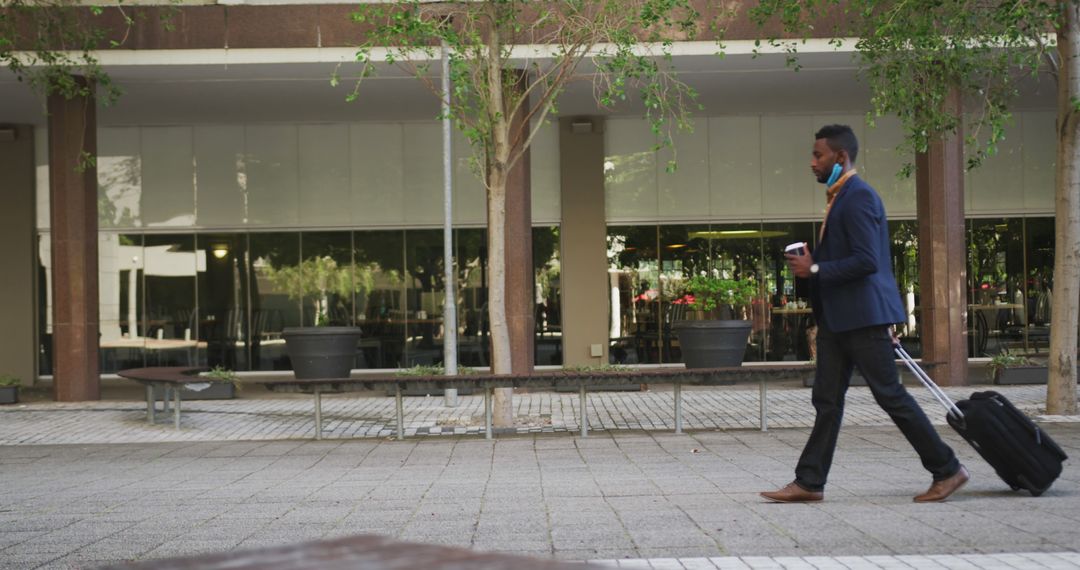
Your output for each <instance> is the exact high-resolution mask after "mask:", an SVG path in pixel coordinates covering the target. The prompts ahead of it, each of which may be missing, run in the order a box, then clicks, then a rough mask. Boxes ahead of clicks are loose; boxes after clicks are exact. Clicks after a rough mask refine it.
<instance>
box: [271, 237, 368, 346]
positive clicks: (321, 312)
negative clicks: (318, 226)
mask: <svg viewBox="0 0 1080 570" xmlns="http://www.w3.org/2000/svg"><path fill="white" fill-rule="evenodd" d="M300 249H301V251H302V254H303V259H304V261H303V263H301V264H300V268H299V275H293V276H290V279H289V283H290V284H296V286H298V287H299V290H298V291H296V293H297V295H298V296H299V297H301V298H302V299H303V311H302V313H303V316H304V318H303V322H304V326H309V327H310V326H322V325H332V326H350V325H352V323H353V295H354V294H355V293H357V292H358V291H359V290H360V289H361V288H370V284H369V283H368V281H369V279H370V277H371V275H370V271H367V270H366V269H367V268H365V267H361V266H359V265H355V266H354V265H353V262H352V236H351V234H350V233H349V232H305V233H303V234H301V235H300ZM278 271H286V269H284V268H282V269H279V270H278ZM282 285H286V284H285V283H282Z"/></svg>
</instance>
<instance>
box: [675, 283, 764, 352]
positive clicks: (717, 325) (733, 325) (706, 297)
mask: <svg viewBox="0 0 1080 570" xmlns="http://www.w3.org/2000/svg"><path fill="white" fill-rule="evenodd" d="M757 292H758V286H757V281H755V280H754V279H751V278H744V279H727V278H723V277H716V276H709V275H695V276H693V277H691V278H690V279H689V280H688V281H687V282H686V283H685V284H684V286H683V296H682V297H680V298H679V299H676V300H675V301H673V303H675V304H680V303H682V304H686V305H687V309H688V311H687V314H689V315H691V316H693V317H695V318H694V319H692V320H680V321H675V322H673V323H672V325H671V326H672V329H673V330H674V331H675V333H676V334H677V335H678V337H679V345H680V347H681V348H682V354H683V362H684V363H685V364H686V367H687V368H720V367H725V366H739V365H741V364H742V360H743V354H745V352H746V341H747V340H748V339H749V338H750V326H751V323H750V320H749V318H748V317H749V306H750V301H751V300H752V299H753V298H754V296H755V295H757Z"/></svg>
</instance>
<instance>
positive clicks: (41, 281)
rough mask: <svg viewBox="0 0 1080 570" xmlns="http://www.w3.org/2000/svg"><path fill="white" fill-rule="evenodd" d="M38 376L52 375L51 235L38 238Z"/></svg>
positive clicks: (44, 234) (45, 234) (42, 235)
mask: <svg viewBox="0 0 1080 570" xmlns="http://www.w3.org/2000/svg"><path fill="white" fill-rule="evenodd" d="M37 258H38V276H37V287H38V297H37V298H38V374H41V375H49V374H52V373H53V348H52V347H53V320H52V315H53V303H52V234H50V233H43V234H41V235H39V236H38V255H37Z"/></svg>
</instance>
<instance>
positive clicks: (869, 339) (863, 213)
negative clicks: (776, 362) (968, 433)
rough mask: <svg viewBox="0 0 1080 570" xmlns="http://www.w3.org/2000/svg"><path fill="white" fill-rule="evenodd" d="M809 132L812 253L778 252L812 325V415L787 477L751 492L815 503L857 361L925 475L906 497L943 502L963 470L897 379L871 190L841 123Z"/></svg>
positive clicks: (893, 310) (900, 317) (883, 253)
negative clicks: (820, 198)
mask: <svg viewBox="0 0 1080 570" xmlns="http://www.w3.org/2000/svg"><path fill="white" fill-rule="evenodd" d="M814 138H815V141H814V150H813V158H812V159H811V160H810V169H811V170H813V171H814V174H815V175H816V176H817V180H818V182H821V183H823V184H825V185H826V186H827V187H828V192H827V197H828V205H827V206H826V207H825V220H824V221H823V222H822V224H821V232H820V233H819V235H818V246H817V250H816V251H814V252H813V253H812V254H810V253H809V252H803V254H802V255H790V254H789V255H787V256H786V257H787V261H788V265H789V266H790V267H791V270H792V272H793V273H794V274H795V276H796V277H802V278H809V279H810V301H811V303H812V305H813V310H814V317H815V319H816V320H817V328H818V333H817V372H816V374H815V376H814V388H813V402H814V409H815V410H816V412H817V416H816V418H815V420H814V428H813V431H811V432H810V439H809V440H808V441H807V442H806V447H805V448H804V449H803V452H802V456H801V457H800V458H799V463H798V465H797V466H796V468H795V480H794V481H792V482H791V483H789V484H788V485H787V486H786V487H784V488H782V489H780V490H778V491H770V492H764V493H761V496H763V497H765V498H766V499H769V500H771V501H776V502H781V503H801V502H809V501H820V500H822V499H824V497H825V492H824V491H825V481H826V479H827V478H828V475H829V468H830V466H831V465H832V458H833V452H834V451H835V450H836V439H837V436H838V435H839V433H840V422H841V420H842V419H843V415H844V394H845V393H846V392H847V389H848V384H849V382H850V381H851V373H852V369H853V367H858V369H859V372H861V373H862V375H863V377H864V378H866V383H867V385H868V386H869V387H870V391H871V392H872V393H873V394H874V399H875V400H876V401H877V403H878V405H879V406H881V407H882V409H884V410H885V411H886V412H887V413H888V414H889V417H891V418H892V420H893V422H894V423H896V425H897V427H899V428H900V431H901V432H903V434H904V437H906V438H907V440H908V442H909V443H911V445H912V447H914V448H915V451H916V452H917V453H918V454H919V458H920V459H921V460H922V464H923V467H925V468H926V470H927V471H929V472H930V473H931V475H932V476H933V483H932V484H931V485H930V488H929V489H928V490H927V491H926V492H925V493H922V494H920V495H917V496H916V497H915V502H919V503H921V502H935V501H944V500H945V499H946V498H948V497H949V495H951V494H952V493H953V492H955V491H956V490H957V489H959V488H960V487H962V486H963V485H964V483H966V482H967V481H968V477H969V475H968V472H967V469H965V468H964V466H963V465H960V462H959V461H957V459H956V455H955V454H954V453H953V450H952V449H951V448H949V446H948V445H946V444H945V442H944V441H942V440H941V437H940V436H939V435H938V433H937V431H935V430H934V427H933V426H932V425H930V421H929V420H928V419H927V418H926V414H924V413H923V411H922V409H921V408H920V407H919V405H918V404H917V403H916V402H915V399H914V398H912V397H911V395H910V394H908V392H907V390H905V389H904V385H903V384H901V383H900V377H899V374H898V372H897V370H896V362H895V360H894V356H893V337H892V333H891V327H892V325H893V324H894V323H899V322H903V321H904V319H905V315H904V309H903V306H902V305H901V304H900V293H899V291H898V290H897V288H896V280H895V278H894V277H893V274H892V269H891V267H890V259H889V257H890V256H889V231H888V221H887V220H886V218H885V208H884V206H883V205H882V203H881V198H880V197H878V195H877V192H875V191H874V189H873V188H871V187H870V185H869V184H867V183H866V182H865V181H864V180H862V179H861V178H859V177H858V175H857V174H856V173H855V169H854V164H855V157H856V155H857V154H858V152H859V143H858V141H857V140H856V138H855V133H854V132H852V130H851V127H848V126H846V125H828V126H826V127H823V128H822V129H821V130H819V131H818V132H817V134H815V135H814Z"/></svg>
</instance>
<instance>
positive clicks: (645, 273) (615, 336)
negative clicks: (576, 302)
mask: <svg viewBox="0 0 1080 570" xmlns="http://www.w3.org/2000/svg"><path fill="white" fill-rule="evenodd" d="M658 239H659V235H658V233H657V226H652V225H638V226H610V227H608V230H607V256H608V275H609V277H610V279H611V323H610V324H609V329H608V336H609V338H610V339H611V348H610V352H609V354H610V360H611V362H613V363H619V364H646V363H648V364H653V363H659V362H660V351H659V350H658V345H657V340H658V339H659V322H660V289H659V287H660V259H659V255H658V249H657V240H658Z"/></svg>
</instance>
